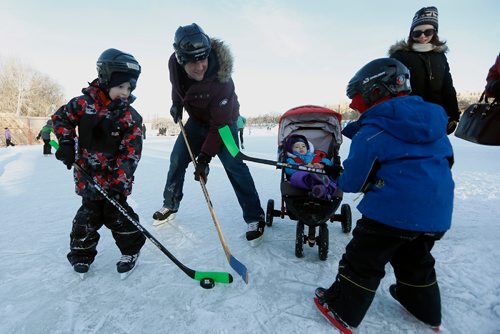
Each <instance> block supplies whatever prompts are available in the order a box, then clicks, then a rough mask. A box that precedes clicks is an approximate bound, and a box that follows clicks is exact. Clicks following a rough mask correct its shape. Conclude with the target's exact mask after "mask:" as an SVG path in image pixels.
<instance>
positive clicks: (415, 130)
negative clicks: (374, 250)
mask: <svg viewBox="0 0 500 334" xmlns="http://www.w3.org/2000/svg"><path fill="white" fill-rule="evenodd" d="M447 123H448V120H447V115H446V112H445V111H444V109H443V108H442V107H441V106H439V105H437V104H434V103H429V102H424V101H423V100H422V98H421V97H419V96H402V97H397V98H393V99H390V100H388V101H384V102H382V103H380V104H377V105H374V106H372V107H371V108H370V109H368V110H367V111H365V113H364V114H363V115H362V116H361V117H360V119H359V120H358V121H357V122H353V123H351V124H349V125H348V126H346V128H345V129H344V131H343V134H344V135H345V136H346V137H348V138H351V139H352V143H351V147H350V151H349V156H348V157H347V159H346V160H345V161H344V173H343V174H342V175H341V176H340V178H339V180H338V185H339V186H340V188H341V189H342V190H343V191H344V192H351V193H356V192H364V193H365V194H364V197H363V199H362V200H361V202H360V203H359V205H358V210H359V211H360V212H361V213H362V214H363V215H364V216H366V217H368V218H371V219H374V220H376V221H378V222H380V223H383V224H386V225H390V226H393V227H396V228H400V229H405V230H412V231H424V232H444V231H446V230H448V229H449V228H450V225H451V215H452V211H453V191H454V187H455V184H454V182H453V178H452V175H451V164H452V161H453V149H452V146H451V144H450V141H449V140H448V137H447V135H446V126H447Z"/></svg>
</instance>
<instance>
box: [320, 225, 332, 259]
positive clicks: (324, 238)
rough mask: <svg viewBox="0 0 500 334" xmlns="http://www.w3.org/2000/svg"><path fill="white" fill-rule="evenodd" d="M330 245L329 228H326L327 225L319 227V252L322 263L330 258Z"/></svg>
mask: <svg viewBox="0 0 500 334" xmlns="http://www.w3.org/2000/svg"><path fill="white" fill-rule="evenodd" d="M328 244H329V235H328V227H327V226H326V224H322V225H320V227H319V240H318V252H319V259H320V260H321V261H325V260H326V259H327V257H328Z"/></svg>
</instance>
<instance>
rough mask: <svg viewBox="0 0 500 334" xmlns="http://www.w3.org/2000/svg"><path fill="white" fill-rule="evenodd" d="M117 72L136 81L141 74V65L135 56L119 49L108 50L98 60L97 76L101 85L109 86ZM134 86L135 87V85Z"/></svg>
mask: <svg viewBox="0 0 500 334" xmlns="http://www.w3.org/2000/svg"><path fill="white" fill-rule="evenodd" d="M115 72H122V73H126V74H129V75H130V76H131V77H133V78H134V79H135V80H137V79H138V78H139V74H141V65H139V63H138V62H137V60H135V58H134V56H132V55H131V54H129V53H125V52H122V51H120V50H117V49H107V50H106V51H104V52H103V53H102V54H101V55H100V56H99V59H97V75H98V78H99V83H100V84H102V85H104V86H106V87H107V86H108V85H109V82H110V80H111V76H112V75H113V73H115ZM132 86H135V83H133V85H132Z"/></svg>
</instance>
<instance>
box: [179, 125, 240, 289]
mask: <svg viewBox="0 0 500 334" xmlns="http://www.w3.org/2000/svg"><path fill="white" fill-rule="evenodd" d="M179 126H180V127H181V132H182V135H183V137H184V141H185V143H186V147H187V149H188V152H189V156H190V157H191V160H192V161H193V166H194V168H195V169H196V159H195V157H194V154H193V151H192V150H191V145H190V144H189V141H188V138H187V134H186V130H185V129H184V125H183V124H182V120H179ZM200 185H201V190H202V191H203V195H205V200H206V202H207V205H208V209H209V210H210V214H211V215H212V220H213V221H214V225H215V228H216V229H217V234H218V235H219V239H220V242H221V244H222V248H223V249H224V253H226V258H227V261H228V262H229V265H230V266H231V267H232V268H233V269H234V270H235V271H236V272H237V273H238V274H239V275H240V276H241V278H243V280H244V281H245V283H247V284H248V270H247V267H245V265H244V264H243V263H241V262H240V261H238V260H237V259H236V258H235V257H234V256H233V255H232V254H231V251H230V250H229V246H228V245H227V243H226V240H225V238H224V234H223V233H222V228H221V227H220V223H219V220H218V219H217V216H216V215H215V210H214V207H213V205H212V201H211V200H210V196H209V195H208V190H207V186H206V183H205V180H204V179H203V178H201V177H200Z"/></svg>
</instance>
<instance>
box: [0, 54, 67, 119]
mask: <svg viewBox="0 0 500 334" xmlns="http://www.w3.org/2000/svg"><path fill="white" fill-rule="evenodd" d="M63 102H64V97H63V93H62V88H61V87H60V86H59V85H58V84H57V83H55V82H54V81H53V80H52V79H50V78H49V77H48V76H46V75H44V74H42V73H40V72H38V71H36V70H34V69H32V68H31V67H29V66H27V65H24V64H22V63H21V62H20V61H19V60H17V59H12V58H11V59H8V60H7V61H5V62H2V63H0V112H2V113H12V114H15V115H16V116H47V115H49V114H51V113H52V112H53V111H54V110H55V109H56V108H57V107H58V106H59V105H61V104H62V103H63Z"/></svg>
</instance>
